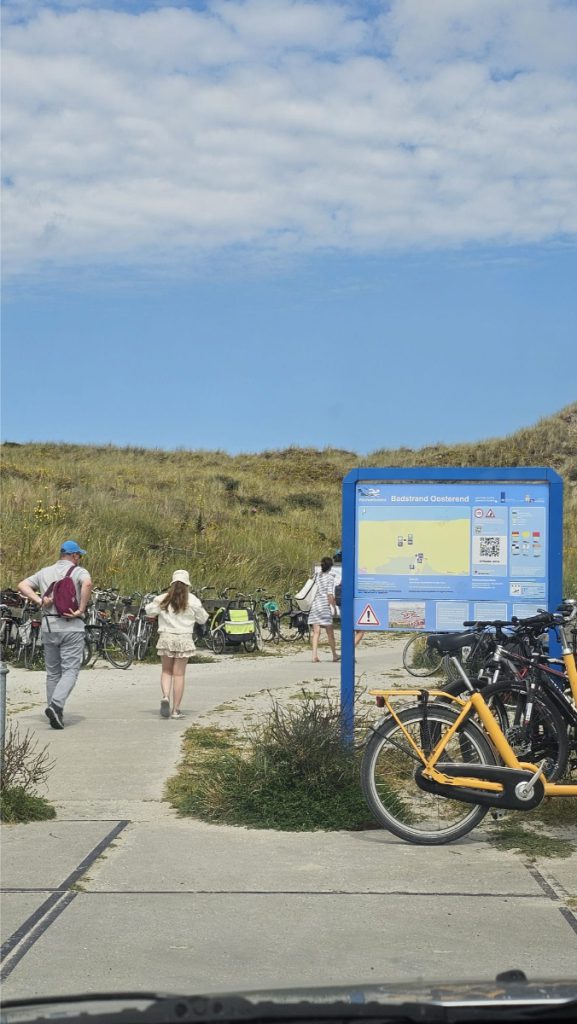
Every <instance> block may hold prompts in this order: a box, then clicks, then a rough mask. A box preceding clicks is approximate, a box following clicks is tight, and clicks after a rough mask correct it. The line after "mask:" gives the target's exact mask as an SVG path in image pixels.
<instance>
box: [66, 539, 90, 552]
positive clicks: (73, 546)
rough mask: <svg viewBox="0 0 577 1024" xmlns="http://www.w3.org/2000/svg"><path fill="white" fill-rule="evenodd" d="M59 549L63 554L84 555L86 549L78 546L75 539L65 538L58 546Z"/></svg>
mask: <svg viewBox="0 0 577 1024" xmlns="http://www.w3.org/2000/svg"><path fill="white" fill-rule="evenodd" d="M60 551H61V552H62V553H63V554H65V555H85V554H86V551H84V549H83V548H81V547H79V545H78V544H77V543H76V541H75V540H65V541H64V544H63V545H62V547H61V548H60Z"/></svg>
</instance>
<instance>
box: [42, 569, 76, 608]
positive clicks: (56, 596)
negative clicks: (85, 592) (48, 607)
mask: <svg viewBox="0 0 577 1024" xmlns="http://www.w3.org/2000/svg"><path fill="white" fill-rule="evenodd" d="M75 569H76V566H75V565H72V566H71V567H70V569H69V570H68V572H67V573H66V576H63V577H62V579H61V580H56V581H55V582H54V583H51V584H50V586H49V587H48V590H47V591H46V593H45V594H44V597H51V598H52V602H53V605H54V610H55V611H56V612H57V613H58V615H64V613H65V612H76V611H78V596H77V593H76V584H75V583H74V580H73V579H72V573H73V572H74V570H75Z"/></svg>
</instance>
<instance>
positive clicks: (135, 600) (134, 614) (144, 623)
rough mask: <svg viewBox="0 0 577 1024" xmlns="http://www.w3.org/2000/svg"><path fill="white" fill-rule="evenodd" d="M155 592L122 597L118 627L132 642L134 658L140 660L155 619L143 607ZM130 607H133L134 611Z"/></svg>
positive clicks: (148, 602) (149, 639)
mask: <svg viewBox="0 0 577 1024" xmlns="http://www.w3.org/2000/svg"><path fill="white" fill-rule="evenodd" d="M154 597H156V594H139V593H137V592H135V593H134V594H131V595H130V597H122V598H121V599H120V601H121V603H122V604H123V605H124V611H123V613H122V615H121V617H120V619H119V620H118V625H119V627H120V628H121V629H122V630H123V632H125V633H126V635H127V636H128V639H129V640H130V642H131V644H132V649H133V652H134V658H135V660H136V661H142V660H143V659H144V658H145V657H146V655H147V654H148V650H149V647H150V641H151V639H152V635H153V633H154V628H155V625H156V619H155V618H152V617H150V616H148V615H147V614H146V612H145V607H146V605H147V604H150V602H151V601H152V599H153V598H154ZM132 609H135V610H134V611H133V610H132Z"/></svg>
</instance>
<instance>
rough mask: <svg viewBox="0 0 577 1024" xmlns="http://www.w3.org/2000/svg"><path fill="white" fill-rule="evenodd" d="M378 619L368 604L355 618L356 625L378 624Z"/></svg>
mask: <svg viewBox="0 0 577 1024" xmlns="http://www.w3.org/2000/svg"><path fill="white" fill-rule="evenodd" d="M380 624H381V623H380V621H379V619H378V618H377V616H376V615H375V612H374V609H373V608H372V607H371V605H370V604H368V605H367V606H366V608H365V610H364V611H363V612H361V614H360V616H359V618H358V619H357V626H380Z"/></svg>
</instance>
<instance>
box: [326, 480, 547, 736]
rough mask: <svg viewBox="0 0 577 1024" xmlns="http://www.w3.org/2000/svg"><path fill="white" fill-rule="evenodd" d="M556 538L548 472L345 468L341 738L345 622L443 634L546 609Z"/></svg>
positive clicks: (350, 630) (349, 723)
mask: <svg viewBox="0 0 577 1024" xmlns="http://www.w3.org/2000/svg"><path fill="white" fill-rule="evenodd" d="M562 545H563V483H562V480H561V477H559V476H558V475H557V473H555V472H554V471H553V470H551V469H547V468H542V467H538V468H534V467H530V468H486V467H483V468H476V469H463V468H460V467H459V468H446V469H439V468H433V467H423V468H419V469H415V468H414V467H413V468H408V469H390V468H387V469H355V470H352V471H351V472H350V473H349V474H348V475H347V476H346V478H345V480H344V481H343V544H342V550H343V563H342V570H343V579H342V606H341V629H342V632H341V640H342V649H341V655H342V663H341V699H342V711H343V725H344V731H345V735H346V736H348V737H349V738H350V736H351V735H352V727H353V703H354V701H353V697H354V645H353V637H354V632H355V630H369V631H370V630H394V631H395V632H399V631H401V632H402V631H414V630H427V631H434V630H438V631H440V632H442V631H447V632H448V631H451V630H459V629H462V628H463V622H465V621H468V620H479V619H487V620H490V619H506V620H508V619H510V618H511V617H512V616H517V617H519V618H523V617H525V616H529V615H533V614H535V613H536V611H537V609H538V608H548V609H549V610H553V609H554V608H555V607H556V606H557V605H558V604H559V602H560V601H561V598H562V566H563V560H562V559H563V551H562Z"/></svg>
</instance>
